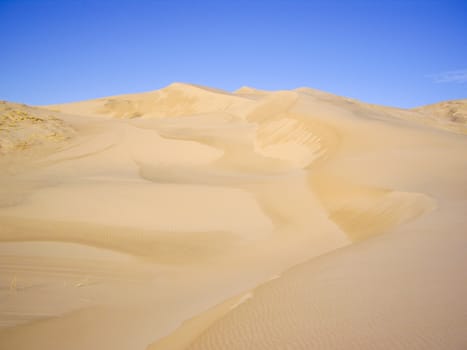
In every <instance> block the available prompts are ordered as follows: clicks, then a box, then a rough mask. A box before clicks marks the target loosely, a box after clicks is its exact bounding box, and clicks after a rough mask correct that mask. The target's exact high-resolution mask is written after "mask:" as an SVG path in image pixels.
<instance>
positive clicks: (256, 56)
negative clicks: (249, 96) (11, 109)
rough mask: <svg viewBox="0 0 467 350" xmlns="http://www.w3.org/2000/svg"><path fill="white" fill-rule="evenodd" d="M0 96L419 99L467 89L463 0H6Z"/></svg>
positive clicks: (1, 19) (1, 14)
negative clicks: (203, 92) (247, 92)
mask: <svg viewBox="0 0 467 350" xmlns="http://www.w3.org/2000/svg"><path fill="white" fill-rule="evenodd" d="M0 33H1V35H0V99H4V100H9V101H15V102H23V103H28V104H49V103H58V102H68V101H76V100H82V99H89V98H96V97H101V96H108V95H114V94H121V93H130V92H140V91H148V90H155V89H158V88H161V87H164V86H166V85H168V84H170V83H171V82H174V81H181V82H190V83H196V84H201V85H207V86H211V87H217V88H222V89H226V90H230V91H231V90H234V89H237V88H239V87H240V86H242V85H248V86H253V87H256V88H261V89H270V90H274V89H292V88H296V87H301V86H308V87H313V88H316V89H321V90H325V91H328V92H332V93H335V94H338V95H343V96H348V97H353V98H357V99H360V100H363V101H367V102H371V103H378V104H385V105H392V106H398V107H414V106H418V105H423V104H428V103H434V102H438V101H441V100H447V99H459V98H467V1H465V0H461V1H449V0H444V1H443V0H439V1H430V0H424V1H416V0H413V1H410V0H405V1H402V0H393V1H370V0H359V1H337V0H330V1H312V0H308V1H298V0H296V1H294V0H281V1H279V0H278V1H260V0H256V1H255V0H250V1H247V0H236V1H221V0H218V1H207V0H206V1H203V0H200V1H196V0H191V1H188V0H187V1H185V0H153V1H149V0H133V1H131V0H127V1H120V0H114V1H111V0H108V1H105V0H104V1H99V0H94V1H92V0H76V1H73V0H68V1H67V0H18V1H14V0H0Z"/></svg>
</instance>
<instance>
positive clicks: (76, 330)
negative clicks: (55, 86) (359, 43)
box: [0, 83, 467, 350]
mask: <svg viewBox="0 0 467 350" xmlns="http://www.w3.org/2000/svg"><path fill="white" fill-rule="evenodd" d="M448 105H449V107H446V105H443V104H441V105H438V106H435V107H433V106H428V107H424V108H420V109H417V110H402V109H397V108H391V107H384V106H376V105H371V104H366V103H364V102H361V101H357V100H352V99H348V98H345V97H339V96H334V95H332V94H329V93H325V92H321V91H317V90H313V89H309V88H299V89H296V90H293V91H262V90H257V89H254V88H250V87H243V88H241V89H239V90H237V91H235V92H234V93H229V92H226V91H222V90H216V89H211V88H206V87H201V86H197V85H191V84H181V83H175V84H172V85H170V86H168V87H166V88H164V89H161V90H158V91H152V92H147V93H140V94H129V95H121V96H113V97H106V98H100V99H96V100H90V101H82V102H75V103H69V104H60V105H53V106H43V107H28V106H24V105H15V104H10V103H3V105H2V106H3V107H2V108H3V109H2V112H1V113H2V114H1V118H2V119H1V121H2V124H1V128H2V129H1V130H0V145H1V149H0V150H1V151H2V155H1V157H0V170H1V171H0V185H1V186H0V261H1V264H0V310H2V311H0V348H2V349H3V348H5V349H31V348H35V349H48V350H50V349H90V348H93V349H113V350H119V349H122V350H124V349H125V350H126V349H132V350H133V349H146V348H148V347H149V348H150V349H186V348H189V349H284V348H287V349H310V348H322V349H375V348H377V349H417V348H420V349H438V348H443V349H459V348H462V346H463V345H465V344H467V341H466V338H465V333H464V332H462V329H465V328H466V327H467V320H466V319H465V314H466V310H467V304H466V301H465V298H463V296H462V295H463V294H465V292H466V290H465V283H464V282H465V281H464V280H465V279H463V278H462V276H463V275H465V272H466V271H465V269H466V266H467V265H466V260H465V257H464V255H465V254H462V249H463V247H465V246H466V243H467V241H466V238H465V234H463V232H464V231H465V230H463V227H465V225H466V222H465V213H466V212H467V210H466V209H467V192H466V189H467V186H466V183H465V179H466V178H467V158H466V156H465V147H466V145H467V140H466V139H465V136H463V135H461V134H462V133H463V132H464V131H463V130H464V129H463V128H465V123H464V119H462V118H461V117H459V113H463V112H462V110H463V109H462V108H463V107H462V106H463V105H464V104H463V101H457V102H449V103H448ZM453 110H455V111H454V112H452V111H453ZM449 115H450V116H451V117H449ZM293 266H295V267H293ZM279 274H281V276H280V277H278V276H279ZM3 310H4V311H3ZM172 332H173V333H172Z"/></svg>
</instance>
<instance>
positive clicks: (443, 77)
mask: <svg viewBox="0 0 467 350" xmlns="http://www.w3.org/2000/svg"><path fill="white" fill-rule="evenodd" d="M429 78H431V79H433V81H434V82H435V83H467V69H459V70H451V71H447V72H442V73H438V74H432V75H429Z"/></svg>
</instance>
